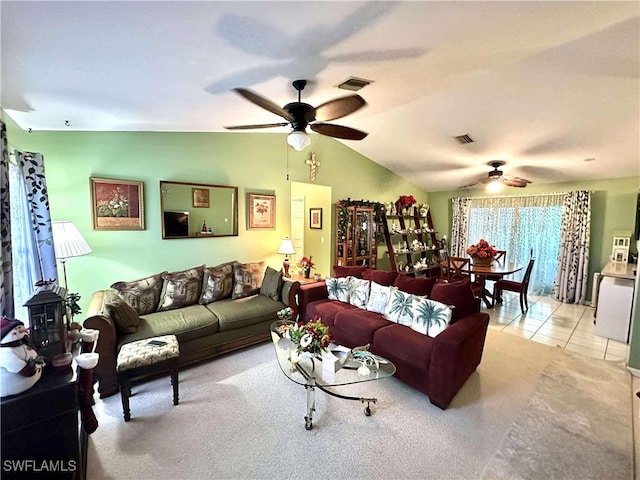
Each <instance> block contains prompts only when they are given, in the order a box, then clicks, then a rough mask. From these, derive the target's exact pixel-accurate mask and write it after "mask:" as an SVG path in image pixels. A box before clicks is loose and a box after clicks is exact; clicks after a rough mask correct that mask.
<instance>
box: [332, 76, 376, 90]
mask: <svg viewBox="0 0 640 480" xmlns="http://www.w3.org/2000/svg"><path fill="white" fill-rule="evenodd" d="M370 83H373V80H365V79H364V78H358V77H349V78H347V79H346V80H344V81H342V82H340V83H339V84H337V85H334V87H338V88H342V89H343V90H353V91H354V92H356V91H358V90H360V89H361V88H364V87H366V86H367V85H369V84H370Z"/></svg>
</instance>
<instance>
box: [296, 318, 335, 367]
mask: <svg viewBox="0 0 640 480" xmlns="http://www.w3.org/2000/svg"><path fill="white" fill-rule="evenodd" d="M289 338H290V339H291V341H292V342H293V343H294V344H295V345H296V351H297V352H298V353H299V354H300V353H305V352H307V353H308V354H310V355H312V356H314V357H315V356H317V355H321V354H322V353H323V352H326V351H327V348H328V347H329V344H330V343H331V336H330V335H329V327H327V326H326V325H325V324H324V323H322V321H321V319H320V317H319V316H317V315H316V316H315V317H313V320H312V321H310V322H308V323H296V324H295V325H292V326H291V328H289Z"/></svg>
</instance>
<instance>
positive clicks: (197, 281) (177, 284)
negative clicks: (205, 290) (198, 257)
mask: <svg viewBox="0 0 640 480" xmlns="http://www.w3.org/2000/svg"><path fill="white" fill-rule="evenodd" d="M204 269H205V266H204V265H202V266H200V267H195V268H190V269H189V270H183V271H181V272H171V273H164V274H163V275H162V278H163V280H164V283H163V285H162V293H161V294H160V303H159V304H158V311H159V312H162V311H165V310H173V309H174V308H182V307H188V306H189V305H193V304H195V303H198V299H199V298H200V289H201V287H202V275H203V272H204Z"/></svg>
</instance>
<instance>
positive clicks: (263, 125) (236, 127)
mask: <svg viewBox="0 0 640 480" xmlns="http://www.w3.org/2000/svg"><path fill="white" fill-rule="evenodd" d="M286 125H289V122H280V123H261V124H259V125H232V126H230V127H224V128H226V129H227V130H253V129H254V128H272V127H284V126H286Z"/></svg>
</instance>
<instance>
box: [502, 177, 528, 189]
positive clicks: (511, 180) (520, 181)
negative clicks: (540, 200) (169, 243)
mask: <svg viewBox="0 0 640 480" xmlns="http://www.w3.org/2000/svg"><path fill="white" fill-rule="evenodd" d="M502 182H503V183H504V184H505V185H507V186H508V187H519V188H524V187H526V186H527V184H528V183H531V182H530V181H529V180H525V179H524V178H519V177H503V178H502Z"/></svg>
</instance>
